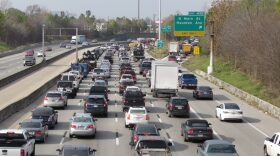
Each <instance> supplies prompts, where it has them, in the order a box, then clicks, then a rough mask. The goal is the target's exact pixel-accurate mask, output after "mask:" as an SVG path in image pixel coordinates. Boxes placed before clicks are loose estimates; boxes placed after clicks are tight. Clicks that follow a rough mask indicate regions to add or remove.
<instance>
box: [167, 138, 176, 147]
mask: <svg viewBox="0 0 280 156" xmlns="http://www.w3.org/2000/svg"><path fill="white" fill-rule="evenodd" d="M168 140H169V142H171V143H172V146H174V145H175V144H174V142H173V140H172V139H171V138H170V139H168Z"/></svg>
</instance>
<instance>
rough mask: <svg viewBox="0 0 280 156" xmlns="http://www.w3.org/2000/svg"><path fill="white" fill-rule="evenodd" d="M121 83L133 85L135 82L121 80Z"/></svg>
mask: <svg viewBox="0 0 280 156" xmlns="http://www.w3.org/2000/svg"><path fill="white" fill-rule="evenodd" d="M121 85H124V86H133V85H134V82H133V81H121Z"/></svg>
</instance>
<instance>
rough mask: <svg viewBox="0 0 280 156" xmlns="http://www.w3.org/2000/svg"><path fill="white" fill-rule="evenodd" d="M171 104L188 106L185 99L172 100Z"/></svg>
mask: <svg viewBox="0 0 280 156" xmlns="http://www.w3.org/2000/svg"><path fill="white" fill-rule="evenodd" d="M172 104H174V105H186V104H188V100H187V99H173V100H172Z"/></svg>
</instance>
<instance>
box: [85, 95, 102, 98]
mask: <svg viewBox="0 0 280 156" xmlns="http://www.w3.org/2000/svg"><path fill="white" fill-rule="evenodd" d="M88 98H93V99H96V98H105V96H104V95H89V96H88Z"/></svg>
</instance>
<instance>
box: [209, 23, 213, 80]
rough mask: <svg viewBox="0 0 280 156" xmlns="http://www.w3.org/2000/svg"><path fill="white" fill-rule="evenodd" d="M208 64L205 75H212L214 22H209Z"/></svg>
mask: <svg viewBox="0 0 280 156" xmlns="http://www.w3.org/2000/svg"><path fill="white" fill-rule="evenodd" d="M209 32H210V39H211V40H210V64H209V66H208V68H207V74H209V75H210V74H212V73H213V71H214V54H213V49H214V48H213V44H214V43H213V42H214V21H210V31H209Z"/></svg>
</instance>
